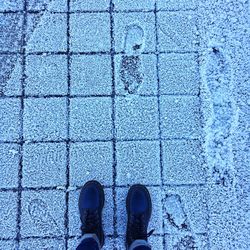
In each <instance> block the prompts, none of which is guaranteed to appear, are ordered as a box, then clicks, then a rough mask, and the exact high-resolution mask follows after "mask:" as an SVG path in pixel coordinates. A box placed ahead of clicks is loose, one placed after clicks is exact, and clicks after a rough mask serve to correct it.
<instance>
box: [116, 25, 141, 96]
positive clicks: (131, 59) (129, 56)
mask: <svg viewBox="0 0 250 250" xmlns="http://www.w3.org/2000/svg"><path fill="white" fill-rule="evenodd" d="M143 45H144V31H143V29H142V28H141V27H140V26H138V25H135V24H133V25H130V26H128V27H127V28H126V35H125V45H124V50H125V55H122V59H121V65H120V79H121V81H122V83H123V85H124V90H125V92H126V93H127V94H135V93H136V92H138V90H139V88H140V87H141V85H142V83H143V73H142V63H141V56H140V54H141V51H142V48H143Z"/></svg>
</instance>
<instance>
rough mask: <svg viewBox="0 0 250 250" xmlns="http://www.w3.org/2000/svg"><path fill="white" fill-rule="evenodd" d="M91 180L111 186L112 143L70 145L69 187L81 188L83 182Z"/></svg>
mask: <svg viewBox="0 0 250 250" xmlns="http://www.w3.org/2000/svg"><path fill="white" fill-rule="evenodd" d="M93 179H95V180H97V181H99V182H101V183H102V184H103V185H112V183H113V147H112V143H111V142H86V143H72V144H71V145H70V185H71V186H82V185H83V184H84V183H85V182H87V181H89V180H93Z"/></svg>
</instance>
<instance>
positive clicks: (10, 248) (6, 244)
mask: <svg viewBox="0 0 250 250" xmlns="http://www.w3.org/2000/svg"><path fill="white" fill-rule="evenodd" d="M0 249H2V250H16V249H17V243H16V242H15V241H14V240H0Z"/></svg>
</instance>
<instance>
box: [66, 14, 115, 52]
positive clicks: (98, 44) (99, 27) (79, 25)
mask: <svg viewBox="0 0 250 250" xmlns="http://www.w3.org/2000/svg"><path fill="white" fill-rule="evenodd" d="M70 32H71V36H70V38H71V40H70V46H71V47H70V48H71V50H72V51H74V52H98V51H105V52H106V51H110V47H111V42H110V16H109V13H81V14H79V13H76V14H71V15H70Z"/></svg>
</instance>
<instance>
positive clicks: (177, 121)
mask: <svg viewBox="0 0 250 250" xmlns="http://www.w3.org/2000/svg"><path fill="white" fill-rule="evenodd" d="M160 109H161V130H162V137H163V138H188V139H195V138H199V137H200V136H201V132H202V127H201V112H200V100H199V97H196V96H161V97H160Z"/></svg>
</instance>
